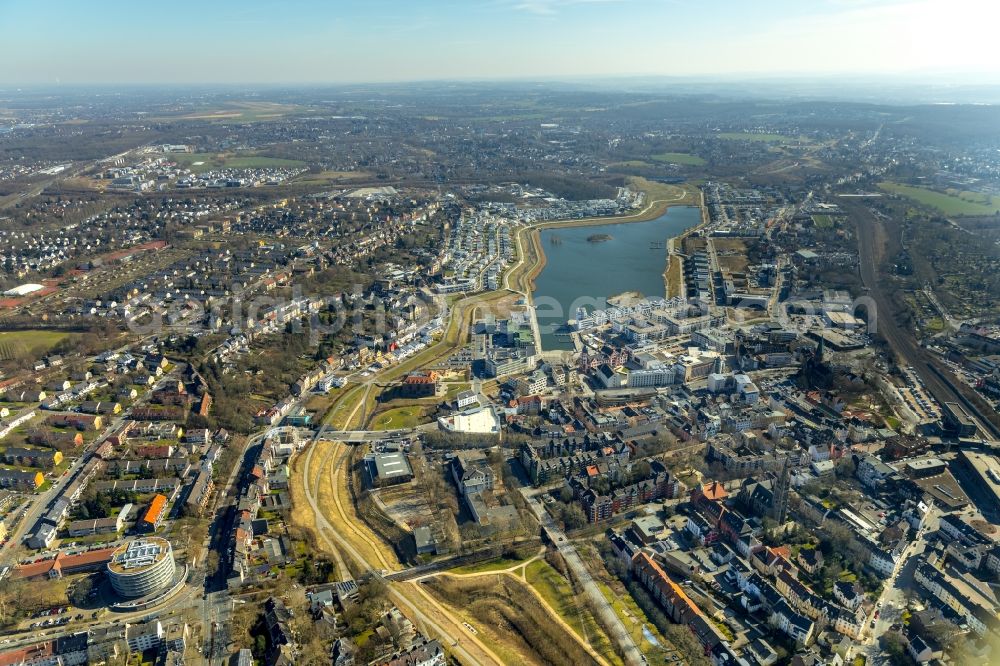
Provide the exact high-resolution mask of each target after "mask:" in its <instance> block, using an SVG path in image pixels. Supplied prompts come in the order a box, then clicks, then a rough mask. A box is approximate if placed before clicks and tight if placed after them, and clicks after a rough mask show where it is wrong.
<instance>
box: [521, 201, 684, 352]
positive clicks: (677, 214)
mask: <svg viewBox="0 0 1000 666" xmlns="http://www.w3.org/2000/svg"><path fill="white" fill-rule="evenodd" d="M699 222H701V210H700V209H699V208H697V207H694V206H674V207H671V208H668V209H667V212H666V213H664V214H663V215H661V216H660V217H658V218H656V219H653V220H649V221H647V222H626V223H620V224H602V225H591V226H582V227H556V228H552V229H543V230H542V231H541V232H540V240H541V245H542V250H543V251H544V252H545V258H546V262H545V266H544V267H543V268H542V272H541V274H540V275H538V277H537V278H535V290H534V291H533V292H532V299H533V300H534V302H535V304H536V306H537V314H538V324H539V327H540V329H541V338H542V339H541V344H542V349H545V350H550V349H572V348H573V343H572V342H571V341H570V339H569V338H568V337H567V336H566V335H565V334H562V335H557V334H556V331H557V330H558V329H559V328H560V326H561V325H563V324H565V323H566V320H568V319H575V318H576V305H577V304H581V301H579V300H578V299H581V298H583V299H591V300H588V301H587V302H586V303H583V304H584V305H585V307H587V309H588V310H592V309H593V306H592V304H593V303H594V302H595V300H596V302H603V301H605V300H606V299H608V298H610V297H613V296H618V295H620V294H624V293H629V292H638V293H639V294H642V295H643V296H647V297H650V296H660V297H662V296H663V295H664V294H665V293H666V288H665V287H664V284H663V271H664V269H665V268H666V257H667V250H666V241H667V240H669V239H670V238H673V237H674V236H677V235H678V234H680V233H681V232H683V231H684V230H685V229H688V228H690V227H693V226H695V225H697V224H698V223H699ZM560 310H561V312H560Z"/></svg>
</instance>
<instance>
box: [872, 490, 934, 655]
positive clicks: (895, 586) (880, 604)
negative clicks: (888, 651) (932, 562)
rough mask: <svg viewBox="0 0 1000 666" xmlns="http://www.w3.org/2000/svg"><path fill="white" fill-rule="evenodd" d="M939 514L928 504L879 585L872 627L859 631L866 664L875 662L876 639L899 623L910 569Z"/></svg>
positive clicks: (910, 578) (910, 580) (909, 585)
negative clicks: (920, 523)
mask: <svg viewBox="0 0 1000 666" xmlns="http://www.w3.org/2000/svg"><path fill="white" fill-rule="evenodd" d="M940 515H941V512H940V511H939V510H938V509H937V507H931V512H930V514H929V515H928V516H927V519H926V521H925V524H924V528H923V529H922V530H921V531H920V532H919V533H918V534H917V538H916V539H914V540H913V541H912V542H910V544H909V545H908V546H907V547H906V551H904V553H903V561H902V562H901V563H900V566H899V568H898V569H897V570H896V573H895V575H893V576H892V577H891V578H889V579H888V580H887V581H886V583H885V585H884V586H883V588H882V594H881V595H880V596H879V598H878V599H877V600H876V608H877V609H878V611H879V617H878V618H877V619H876V620H875V627H874V628H872V627H871V625H870V624H868V625H866V627H865V628H864V629H863V630H862V639H863V640H862V647H861V651H862V653H864V654H865V656H866V658H867V663H868V664H878V663H879V659H880V656H879V654H880V652H881V650H880V649H879V645H878V639H879V638H880V637H881V636H883V635H885V633H886V632H887V631H889V627H890V626H892V625H893V624H897V623H900V624H901V623H902V613H903V610H905V608H906V593H907V591H909V590H912V589H913V588H914V585H916V583H914V581H913V572H914V571H916V568H917V561H918V559H919V557H918V556H919V555H921V554H922V553H923V552H924V549H925V548H926V547H927V540H926V537H927V535H928V534H930V533H932V532H934V531H936V530H937V528H938V522H939V519H940Z"/></svg>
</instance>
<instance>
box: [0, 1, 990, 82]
mask: <svg viewBox="0 0 1000 666" xmlns="http://www.w3.org/2000/svg"><path fill="white" fill-rule="evenodd" d="M0 15H2V16H3V17H4V21H3V22H2V24H0V59H2V60H3V61H5V62H7V63H9V64H10V68H9V69H8V70H7V71H6V72H0V85H5V86H18V85H24V86H47V85H63V84H66V85H78V84H79V85H82V84H89V85H126V84H152V85H157V84H164V85H185V84H205V85H212V84H215V85H218V84H234V85H242V84H251V85H267V84H315V85H323V84H334V85H335V84H379V83H407V82H429V81H449V80H453V81H461V82H474V81H482V82H490V81H499V82H502V81H511V82H516V81H522V82H523V81H554V82H559V81H565V82H579V81H582V80H585V79H604V80H607V79H622V80H628V79H642V78H650V77H653V78H656V77H662V78H676V79H681V80H686V81H688V82H690V81H716V82H718V81H721V80H725V79H730V80H744V79H749V80H761V79H778V80H785V81H787V80H789V79H796V80H810V79H811V80H823V79H830V78H831V77H832V78H852V77H855V78H871V77H876V78H877V77H898V78H901V79H906V80H915V82H933V83H949V82H951V81H954V82H955V83H956V84H958V85H968V84H991V83H998V82H1000V51H998V50H996V49H995V48H994V47H993V35H992V31H993V28H992V26H993V25H994V24H995V23H996V19H998V18H1000V7H995V6H984V4H983V3H981V2H976V1H975V0H951V1H945V0H822V1H820V2H816V3H797V2H793V1H791V0H774V1H771V2H767V3H766V4H757V3H738V2H734V1H732V0H714V1H710V2H701V3H692V2H685V1H682V0H482V1H469V2H459V1H456V0H427V1H426V2H422V3H401V2H396V1H393V0H368V1H365V2H361V1H359V0H348V1H346V2H339V3H336V6H331V4H329V3H323V2H318V1H316V0H300V1H298V2H292V3H278V4H275V3H270V2H239V3H236V2H231V1H227V2H219V3H193V2H191V1H190V0H181V1H179V2H176V3H173V4H171V5H170V6H169V8H168V9H167V10H166V11H164V9H163V8H161V7H155V8H154V7H152V6H145V5H141V4H132V3H129V4H125V3H122V2H110V3H104V4H101V5H100V6H97V7H95V6H94V5H89V4H77V3H70V2H66V1H65V0H57V1H56V2H52V3H47V4H46V5H45V6H44V9H43V8H41V7H39V6H38V4H37V3H30V2H25V1H24V0H0ZM921 77H924V78H923V80H922V81H921Z"/></svg>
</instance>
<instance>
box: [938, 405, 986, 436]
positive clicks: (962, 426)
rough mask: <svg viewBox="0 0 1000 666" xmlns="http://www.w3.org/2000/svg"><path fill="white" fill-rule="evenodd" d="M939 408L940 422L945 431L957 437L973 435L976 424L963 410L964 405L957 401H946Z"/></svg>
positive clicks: (974, 434) (976, 428)
mask: <svg viewBox="0 0 1000 666" xmlns="http://www.w3.org/2000/svg"><path fill="white" fill-rule="evenodd" d="M943 407H944V409H943V410H941V422H942V425H943V426H944V429H945V432H948V433H950V434H954V435H956V436H957V437H975V436H976V431H977V430H978V426H976V422H975V420H974V419H973V418H972V416H970V415H969V412H967V411H966V410H965V407H963V406H962V405H960V404H959V403H957V402H946V403H944V405H943Z"/></svg>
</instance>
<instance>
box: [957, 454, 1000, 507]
mask: <svg viewBox="0 0 1000 666" xmlns="http://www.w3.org/2000/svg"><path fill="white" fill-rule="evenodd" d="M957 460H958V462H959V463H960V464H962V465H963V466H964V467H965V471H966V472H968V473H969V474H970V475H971V476H972V481H974V483H973V484H970V485H973V486H974V487H973V488H970V489H969V494H970V495H978V497H974V499H976V500H977V501H979V502H982V503H983V505H981V508H982V509H983V512H984V513H987V512H990V513H993V514H994V516H1000V458H998V457H997V456H996V455H994V454H991V453H980V452H978V451H968V450H962V451H959V452H958V459H957Z"/></svg>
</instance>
